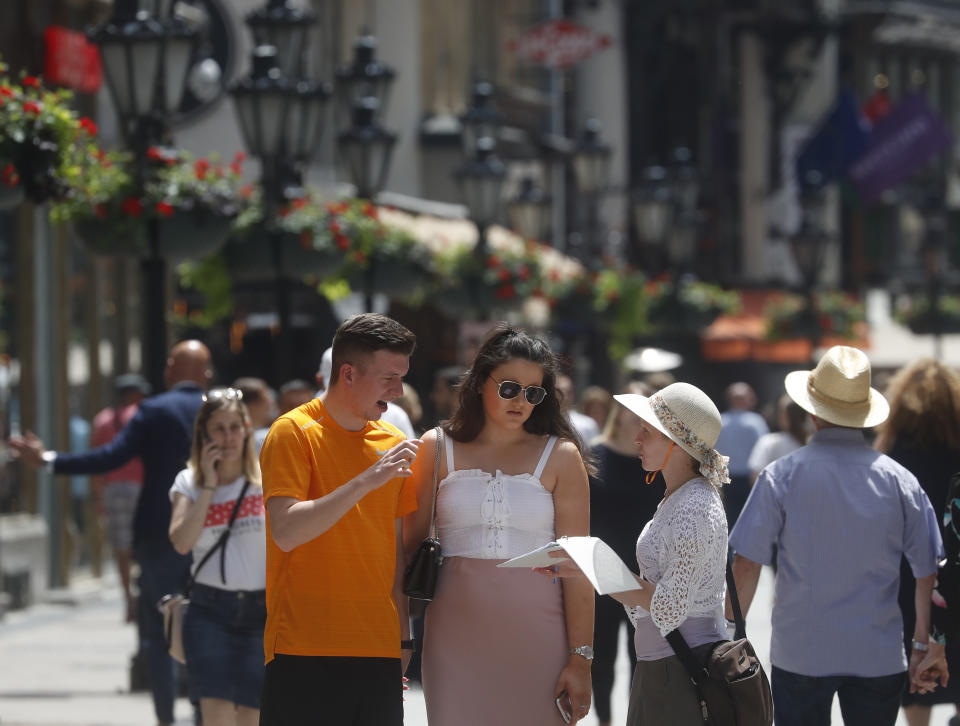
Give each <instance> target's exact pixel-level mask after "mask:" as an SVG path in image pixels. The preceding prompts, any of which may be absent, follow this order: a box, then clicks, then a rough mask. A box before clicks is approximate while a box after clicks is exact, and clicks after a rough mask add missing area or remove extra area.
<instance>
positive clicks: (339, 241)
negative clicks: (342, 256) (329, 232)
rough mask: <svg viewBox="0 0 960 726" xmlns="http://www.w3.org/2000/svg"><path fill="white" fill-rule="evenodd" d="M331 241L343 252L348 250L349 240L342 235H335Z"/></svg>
mask: <svg viewBox="0 0 960 726" xmlns="http://www.w3.org/2000/svg"><path fill="white" fill-rule="evenodd" d="M333 241H334V244H336V245H337V247H339V248H340V249H341V250H343V251H344V252H346V251H347V250H348V249H350V240H349V239H348V238H347V237H345V236H344V235H342V234H338V235H335V236H334V238H333Z"/></svg>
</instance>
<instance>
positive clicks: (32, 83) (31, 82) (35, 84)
mask: <svg viewBox="0 0 960 726" xmlns="http://www.w3.org/2000/svg"><path fill="white" fill-rule="evenodd" d="M23 85H25V86H29V87H30V88H40V79H39V78H37V77H36V76H24V77H23Z"/></svg>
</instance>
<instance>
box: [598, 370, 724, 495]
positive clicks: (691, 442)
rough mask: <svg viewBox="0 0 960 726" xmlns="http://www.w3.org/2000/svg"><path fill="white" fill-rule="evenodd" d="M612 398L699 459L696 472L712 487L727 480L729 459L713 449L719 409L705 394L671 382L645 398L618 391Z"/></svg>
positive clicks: (716, 434)
mask: <svg viewBox="0 0 960 726" xmlns="http://www.w3.org/2000/svg"><path fill="white" fill-rule="evenodd" d="M614 399H616V401H617V403H619V404H621V405H623V406H625V407H626V408H628V409H629V410H630V411H632V412H633V413H635V414H636V415H637V416H639V417H640V418H642V419H643V420H644V421H646V422H647V423H648V424H650V425H651V426H653V427H654V428H655V429H656V430H657V431H659V432H660V433H662V434H663V435H664V436H666V437H667V438H668V439H670V440H671V441H673V442H674V443H675V444H676V445H677V446H679V447H680V448H681V449H683V450H684V451H686V452H687V453H688V454H690V456H692V457H693V458H694V459H696V460H697V461H699V462H700V473H701V474H703V475H704V476H705V477H706V478H707V479H708V480H709V481H710V483H711V484H713V485H714V486H715V487H718V488H719V487H720V486H722V485H724V484H727V483H729V481H730V473H729V471H728V470H727V462H728V461H729V460H730V459H729V457H727V456H722V455H721V454H720V453H719V452H718V451H717V450H716V449H715V448H714V446H716V444H717V437H718V436H720V428H721V422H720V411H719V410H717V407H716V405H715V404H714V402H713V401H711V400H710V397H709V396H708V395H707V394H706V393H704V392H703V391H701V390H700V389H699V388H697V387H696V386H693V385H690V384H689V383H671V384H670V385H669V386H667V387H666V388H664V389H662V390H660V391H658V392H657V393H654V394H653V395H652V396H649V397H648V396H641V395H639V394H637V393H621V394H618V395H616V396H614Z"/></svg>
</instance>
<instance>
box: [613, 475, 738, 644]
mask: <svg viewBox="0 0 960 726" xmlns="http://www.w3.org/2000/svg"><path fill="white" fill-rule="evenodd" d="M726 559H727V518H726V515H725V514H724V511H723V503H722V502H721V501H720V494H719V493H718V492H717V490H716V489H715V488H714V487H713V486H712V485H711V484H710V483H709V482H708V481H707V480H706V479H703V478H700V477H698V478H696V479H691V480H690V481H688V482H687V483H686V484H684V485H683V486H682V487H680V488H679V489H677V491H676V492H674V493H673V494H672V495H671V496H670V497H668V498H667V499H666V500H664V501H663V502H662V503H661V504H660V507H659V508H658V509H657V512H656V514H654V515H653V519H651V520H650V521H649V522H648V523H647V526H646V527H644V528H643V532H641V533H640V537H639V539H638V540H637V564H638V565H639V566H640V574H641V575H642V576H643V577H644V579H646V580H648V581H650V582H653V583H656V589H655V590H654V593H653V599H652V600H651V602H650V612H649V613H647V611H646V610H644V609H643V608H640V607H636V608H627V613H628V614H629V616H630V620H631V622H632V623H633V624H634V626H636V625H637V623H638V622H639V621H640V619H641V618H643V617H648V616H649V617H650V618H651V619H652V621H653V624H654V625H655V626H656V627H657V628H658V629H659V630H660V634H661V635H664V636H665V635H666V634H667V633H669V632H670V631H671V630H674V629H675V628H677V627H679V625H680V624H681V623H682V622H684V621H685V620H686V619H687V618H693V617H709V618H714V619H717V620H718V621H719V619H720V618H722V617H723V599H724V595H725V587H726Z"/></svg>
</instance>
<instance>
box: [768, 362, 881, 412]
mask: <svg viewBox="0 0 960 726" xmlns="http://www.w3.org/2000/svg"><path fill="white" fill-rule="evenodd" d="M783 385H784V388H786V390H787V395H788V396H790V398H792V399H793V400H794V401H795V402H796V403H797V405H798V406H800V408H802V409H803V410H804V411H807V412H808V413H812V414H813V415H814V416H816V417H817V418H822V419H823V420H824V421H828V422H829V423H832V424H836V425H837V426H849V427H850V428H858V429H866V428H870V427H872V426H876V425H877V424H880V423H883V422H884V421H885V420H886V418H887V416H888V415H889V414H890V404H888V403H887V399H885V398H884V397H883V394H881V393H880V392H879V391H877V390H876V389H874V388H871V387H870V360H869V359H868V358H867V356H866V354H865V353H864V352H863V351H862V350H858V349H857V348H850V347H849V346H846V345H835V346H833V347H832V348H830V350H828V351H827V352H826V353H824V354H823V358H821V359H820V362H819V363H817V367H816V368H814V369H813V370H812V371H793V372H792V373H788V374H787V377H786V378H785V379H784V381H783Z"/></svg>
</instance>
